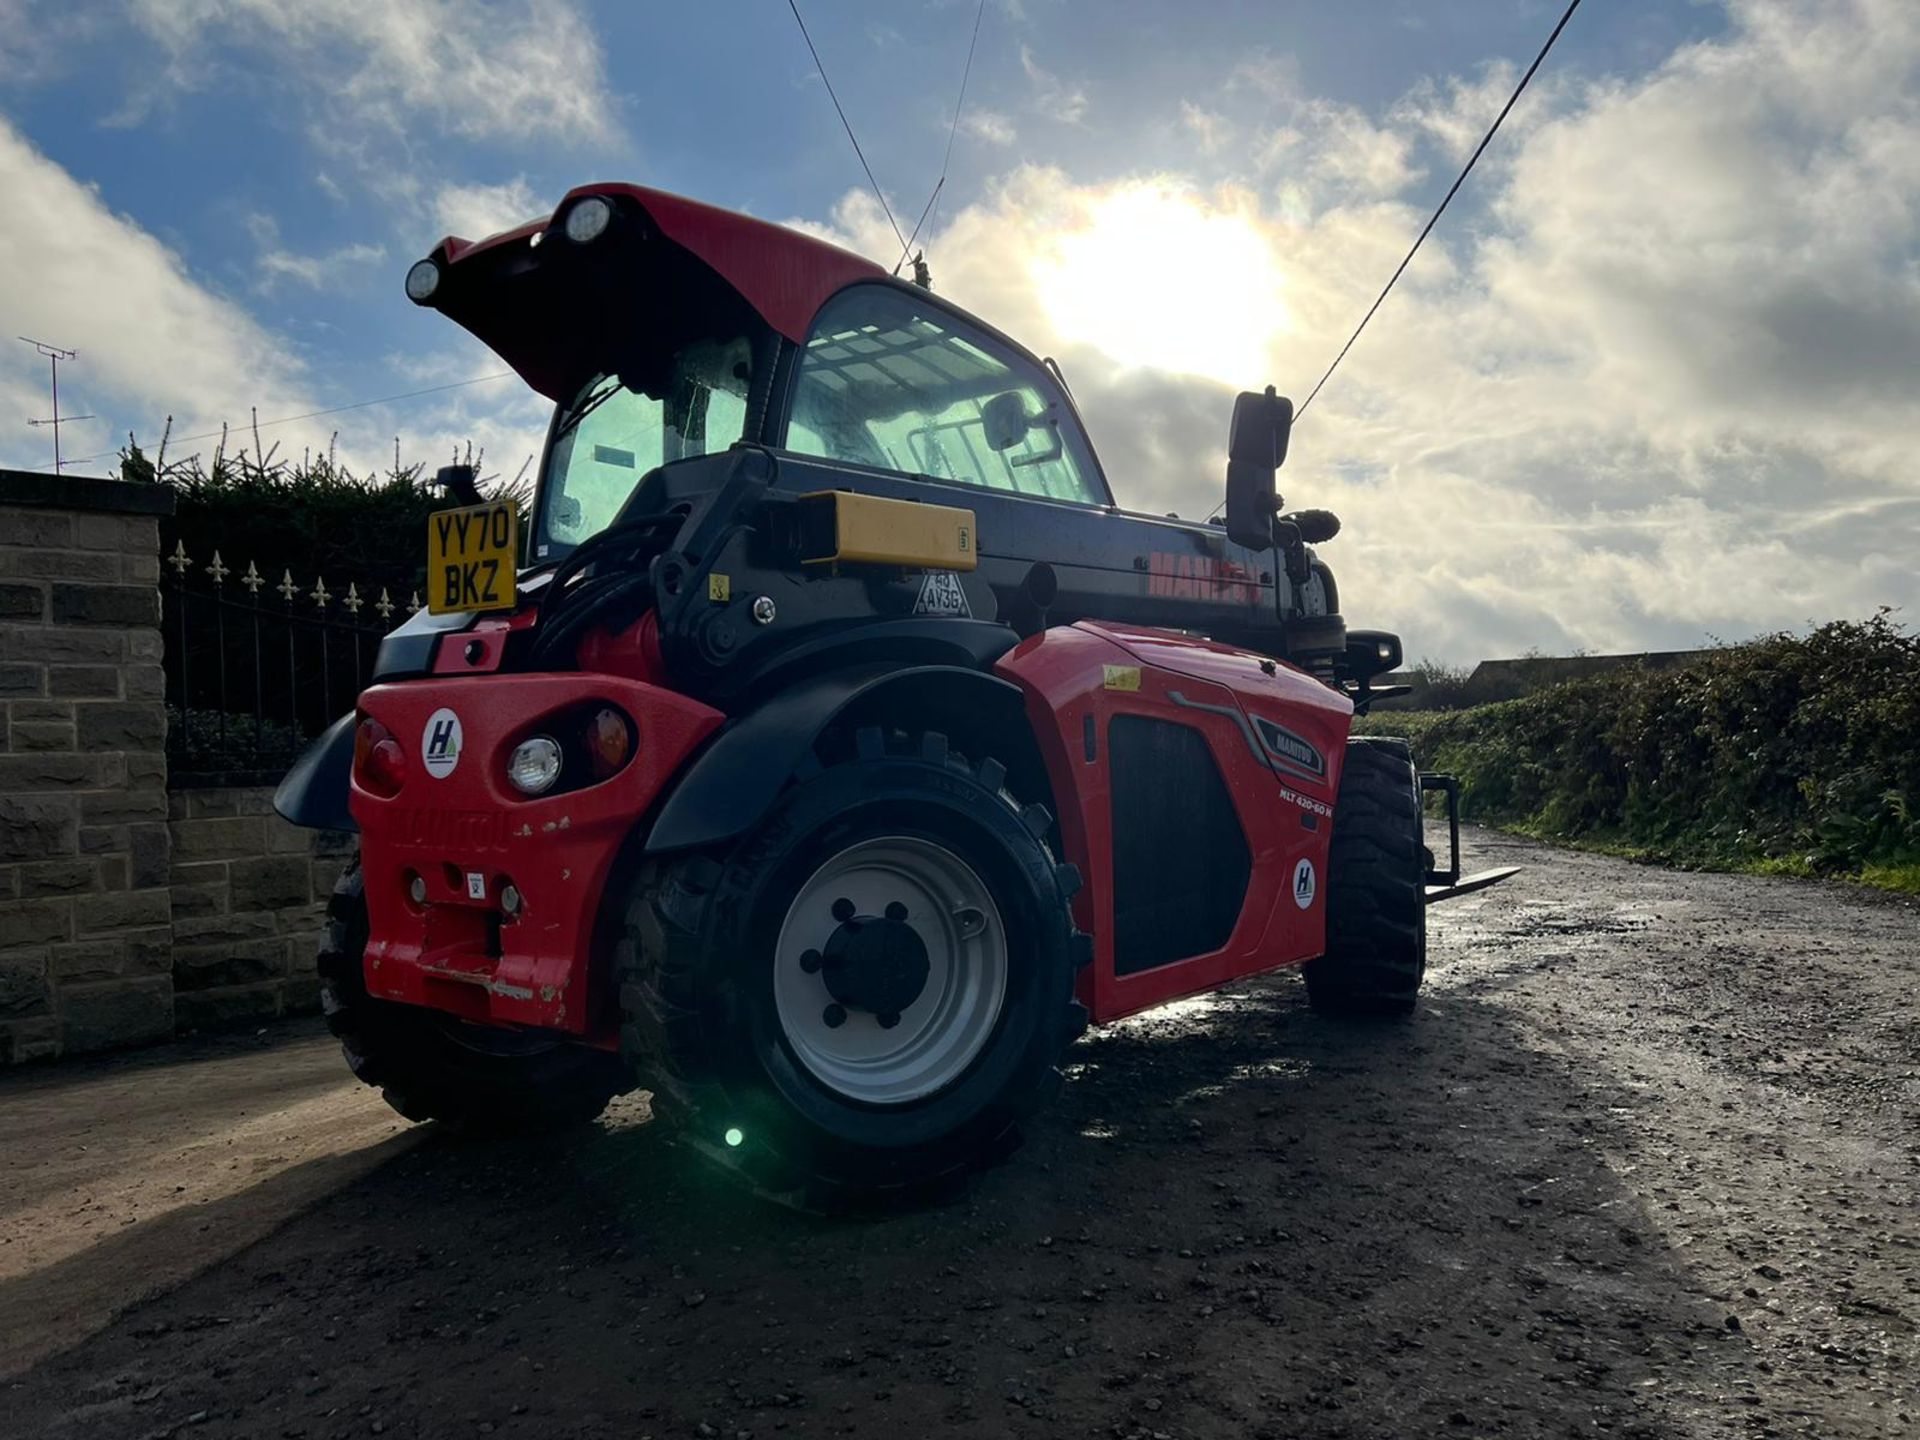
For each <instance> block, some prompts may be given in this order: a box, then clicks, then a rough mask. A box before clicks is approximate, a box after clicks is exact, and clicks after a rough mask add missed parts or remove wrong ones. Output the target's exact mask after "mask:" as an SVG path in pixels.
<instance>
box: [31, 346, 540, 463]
mask: <svg viewBox="0 0 1920 1440" xmlns="http://www.w3.org/2000/svg"><path fill="white" fill-rule="evenodd" d="M512 376H513V371H511V370H497V371H495V372H494V373H493V374H491V375H475V376H472V377H471V378H469V379H466V380H454V381H450V382H449V383H447V384H445V385H429V386H427V388H426V389H424V390H404V391H402V392H401V393H400V394H398V395H377V396H375V397H374V398H373V399H371V400H355V401H353V402H352V403H351V404H348V405H330V406H328V407H327V408H326V409H324V410H306V411H302V412H301V413H300V414H298V415H282V416H281V417H280V418H279V419H278V420H262V421H261V422H260V423H259V424H258V425H254V426H252V427H251V428H252V429H255V430H271V429H272V428H273V427H274V426H276V425H291V424H293V423H294V422H295V421H297V420H317V419H319V418H320V417H321V416H322V415H344V414H345V413H346V412H347V411H349V410H364V409H366V408H367V407H368V406H369V405H390V404H392V403H393V402H395V401H397V400H418V399H419V398H420V397H421V396H422V395H443V394H445V393H446V392H447V391H449V390H464V389H465V388H466V387H467V386H469V385H484V384H486V383H487V382H488V381H489V380H507V379H511V378H512ZM226 433H227V431H225V430H203V431H201V432H200V433H199V434H198V435H176V436H174V437H173V439H172V441H171V442H170V443H171V444H175V445H191V444H192V443H193V442H194V441H195V440H213V439H216V438H218V437H219V436H221V435H225V434H226ZM119 453H120V452H119V451H118V450H102V451H101V452H100V453H99V454H98V455H83V456H81V458H80V459H78V460H69V461H67V462H66V463H67V464H69V465H85V464H88V463H90V462H91V461H94V460H104V459H106V458H107V457H108V456H109V455H117V454H119Z"/></svg>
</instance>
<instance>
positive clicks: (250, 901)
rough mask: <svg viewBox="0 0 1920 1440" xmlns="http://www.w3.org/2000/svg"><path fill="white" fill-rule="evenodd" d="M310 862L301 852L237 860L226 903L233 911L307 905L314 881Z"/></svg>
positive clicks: (311, 898) (234, 863) (310, 897)
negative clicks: (258, 858) (310, 871)
mask: <svg viewBox="0 0 1920 1440" xmlns="http://www.w3.org/2000/svg"><path fill="white" fill-rule="evenodd" d="M309 864H310V862H309V861H308V860H307V857H306V856H304V855H285V856H271V857H268V858H266V859H261V860H236V861H234V862H233V870H232V877H231V878H232V889H231V891H230V892H229V900H228V904H229V905H231V906H232V908H233V909H235V910H280V909H284V908H285V907H287V906H289V905H306V904H310V903H311V902H312V900H313V890H312V884H313V881H312V876H311V874H310V873H309Z"/></svg>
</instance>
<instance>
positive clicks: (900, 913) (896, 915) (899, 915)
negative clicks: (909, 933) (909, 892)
mask: <svg viewBox="0 0 1920 1440" xmlns="http://www.w3.org/2000/svg"><path fill="white" fill-rule="evenodd" d="M906 918H907V907H906V906H904V905H902V904H901V903H900V902H899V901H898V900H895V901H894V902H892V903H891V904H890V905H888V906H887V919H889V920H893V921H900V920H904V919H906Z"/></svg>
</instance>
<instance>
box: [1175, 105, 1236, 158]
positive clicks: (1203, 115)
mask: <svg viewBox="0 0 1920 1440" xmlns="http://www.w3.org/2000/svg"><path fill="white" fill-rule="evenodd" d="M1180 123H1181V124H1182V125H1184V126H1186V128H1187V129H1188V131H1189V132H1191V133H1192V135H1193V140H1194V143H1195V144H1196V145H1198V146H1199V147H1200V153H1201V154H1202V155H1212V154H1215V153H1216V152H1217V151H1219V149H1220V148H1221V147H1222V146H1223V145H1225V144H1226V143H1227V142H1228V141H1229V140H1231V139H1232V138H1233V122H1232V121H1231V120H1229V119H1227V117H1226V116H1224V115H1221V114H1219V113H1218V112H1216V111H1213V110H1207V109H1203V108H1202V107H1201V106H1198V105H1196V104H1194V103H1193V102H1192V101H1191V100H1182V101H1181V102H1180Z"/></svg>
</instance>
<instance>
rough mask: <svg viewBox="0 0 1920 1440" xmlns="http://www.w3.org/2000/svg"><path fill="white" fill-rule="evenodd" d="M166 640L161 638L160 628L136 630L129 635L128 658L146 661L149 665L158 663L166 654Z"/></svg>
mask: <svg viewBox="0 0 1920 1440" xmlns="http://www.w3.org/2000/svg"><path fill="white" fill-rule="evenodd" d="M166 650H167V646H166V642H165V641H164V640H162V639H161V638H160V632H159V631H158V630H135V631H134V632H133V633H132V634H130V635H128V636H127V658H128V659H129V660H140V661H144V662H145V663H147V664H149V665H158V664H159V663H160V660H161V657H162V656H164V655H165V654H166Z"/></svg>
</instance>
